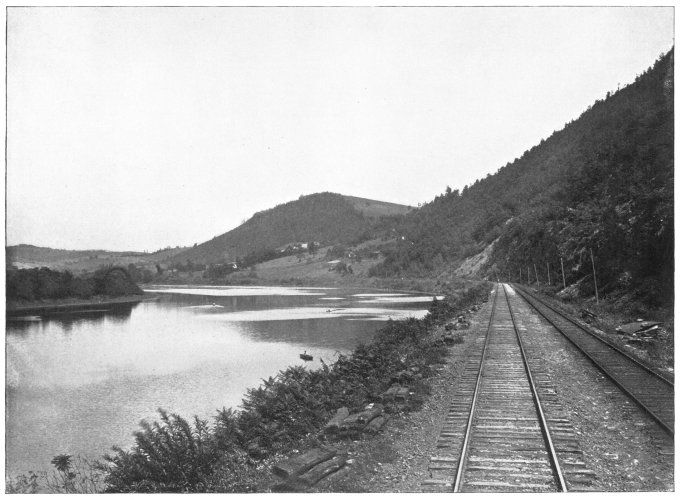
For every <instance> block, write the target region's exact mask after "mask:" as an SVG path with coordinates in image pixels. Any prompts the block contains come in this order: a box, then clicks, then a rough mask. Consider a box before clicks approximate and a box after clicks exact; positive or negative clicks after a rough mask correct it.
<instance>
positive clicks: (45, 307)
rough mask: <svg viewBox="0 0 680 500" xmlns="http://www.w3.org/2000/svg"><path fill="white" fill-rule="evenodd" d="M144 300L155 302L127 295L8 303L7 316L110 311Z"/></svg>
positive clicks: (146, 298) (140, 296) (138, 296)
mask: <svg viewBox="0 0 680 500" xmlns="http://www.w3.org/2000/svg"><path fill="white" fill-rule="evenodd" d="M144 300H153V299H149V298H148V297H144V296H143V295H125V296H122V297H102V296H100V297H93V298H91V299H75V298H71V299H56V300H36V301H31V302H8V303H7V316H8V317H13V316H25V315H30V314H47V313H54V312H77V311H81V310H82V311H92V310H101V309H108V308H111V307H114V306H121V305H131V304H137V303H139V302H142V301H144Z"/></svg>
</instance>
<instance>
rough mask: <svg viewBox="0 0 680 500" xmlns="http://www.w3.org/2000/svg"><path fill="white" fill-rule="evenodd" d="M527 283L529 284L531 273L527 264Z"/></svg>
mask: <svg viewBox="0 0 680 500" xmlns="http://www.w3.org/2000/svg"><path fill="white" fill-rule="evenodd" d="M527 285H531V274H529V266H527Z"/></svg>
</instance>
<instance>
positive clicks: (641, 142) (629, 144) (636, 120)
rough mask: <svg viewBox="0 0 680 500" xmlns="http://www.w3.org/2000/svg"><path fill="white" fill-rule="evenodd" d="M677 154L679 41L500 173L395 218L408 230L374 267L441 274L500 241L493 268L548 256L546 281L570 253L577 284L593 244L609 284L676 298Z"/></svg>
mask: <svg viewBox="0 0 680 500" xmlns="http://www.w3.org/2000/svg"><path fill="white" fill-rule="evenodd" d="M673 162H674V158H673V51H672V50H671V51H670V52H669V53H668V54H666V55H664V56H663V57H660V58H659V59H658V60H657V61H656V63H655V64H654V66H653V67H652V68H650V69H648V70H647V71H645V72H644V73H643V74H642V75H640V76H638V78H637V79H636V80H635V82H634V83H632V84H630V85H628V86H626V87H624V88H622V89H621V90H619V91H617V92H616V93H614V94H611V95H610V94H609V93H608V94H607V96H606V98H605V99H603V100H598V101H596V102H595V103H594V104H593V105H592V106H591V107H589V108H588V110H586V111H585V112H584V113H583V114H582V115H581V116H580V117H579V118H578V119H577V120H575V121H572V122H570V123H568V124H567V125H566V126H565V127H564V128H563V129H562V130H560V131H557V132H555V133H553V134H552V135H551V136H550V137H549V138H547V139H545V140H543V141H541V143H540V144H538V145H536V146H535V147H533V148H532V149H530V150H529V151H526V152H525V153H524V154H523V155H522V157H521V158H519V159H515V160H514V161H513V162H511V163H508V164H507V165H506V166H505V167H503V168H501V169H499V170H498V171H497V172H496V173H495V174H493V175H488V176H487V177H486V178H485V179H482V180H478V181H477V182H475V183H474V184H473V185H471V186H466V187H465V188H464V189H463V191H462V192H458V190H455V191H451V190H450V189H449V188H447V190H446V192H445V193H444V194H442V195H440V196H437V197H436V198H435V199H434V200H433V201H432V202H430V203H427V204H425V205H424V206H423V207H422V208H421V209H419V210H417V211H414V212H412V213H410V214H408V215H406V216H405V217H402V218H398V219H395V220H394V223H395V224H397V227H398V230H399V231H400V232H401V234H403V235H404V236H405V239H404V240H403V241H401V242H400V243H399V244H398V245H397V247H395V248H393V249H392V250H391V251H389V252H388V256H387V259H386V261H385V262H384V263H383V264H380V265H379V266H377V267H376V268H375V269H374V270H373V274H374V275H379V276H394V275H399V274H402V275H422V274H424V273H425V274H427V273H433V272H435V270H436V269H441V267H442V265H444V264H450V265H453V264H455V263H457V262H460V261H461V260H462V259H464V258H465V257H469V256H472V255H475V254H477V253H479V252H481V251H482V250H483V249H485V248H486V247H487V246H488V245H490V244H491V243H493V242H495V244H494V245H493V250H492V252H491V256H490V259H489V260H488V262H487V264H486V266H485V268H484V270H485V272H486V274H487V276H494V275H495V273H496V272H498V274H499V275H500V276H502V277H503V278H504V279H507V276H508V274H509V275H510V276H511V279H513V280H515V281H516V280H517V279H518V278H519V269H520V268H523V269H524V270H526V269H527V267H528V266H529V267H531V269H532V272H533V265H534V264H536V265H537V266H538V269H539V278H541V279H542V280H543V281H544V282H545V279H546V267H547V266H546V263H550V264H551V266H553V267H552V269H553V270H557V269H558V266H559V262H560V257H562V258H563V259H564V262H565V267H566V268H565V271H566V275H567V281H568V282H570V283H573V282H575V281H576V280H578V279H580V278H583V277H585V276H587V275H589V274H590V273H591V272H592V268H591V263H590V260H589V259H590V249H592V250H593V252H594V255H595V258H596V264H597V267H598V274H599V276H598V277H599V278H600V280H601V284H602V289H603V290H604V291H605V292H606V291H607V290H614V289H622V288H631V289H638V290H641V291H642V294H643V295H644V296H645V297H644V298H645V300H647V301H650V302H652V303H659V302H665V301H666V300H672V294H673V267H674V262H673V247H674V237H673ZM541 275H542V276H541ZM525 279H526V273H525ZM553 279H555V277H553ZM560 279H561V278H560Z"/></svg>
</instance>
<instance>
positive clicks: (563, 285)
mask: <svg viewBox="0 0 680 500" xmlns="http://www.w3.org/2000/svg"><path fill="white" fill-rule="evenodd" d="M560 264H561V265H562V288H563V289H564V288H567V281H566V280H565V278H564V259H562V257H560Z"/></svg>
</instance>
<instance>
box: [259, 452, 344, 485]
mask: <svg viewBox="0 0 680 500" xmlns="http://www.w3.org/2000/svg"><path fill="white" fill-rule="evenodd" d="M336 454H337V451H336V450H334V449H332V448H314V449H312V450H310V451H308V452H307V453H304V454H302V455H299V456H297V457H293V458H290V459H288V460H286V461H284V462H281V463H278V464H275V465H274V466H272V472H273V473H274V474H276V475H277V476H279V477H283V478H288V477H291V476H297V475H300V474H303V473H305V472H306V471H308V470H309V469H311V468H312V467H314V466H315V465H317V464H320V463H321V462H325V461H326V460H330V459H331V458H333V457H334V456H335V455H336Z"/></svg>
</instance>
